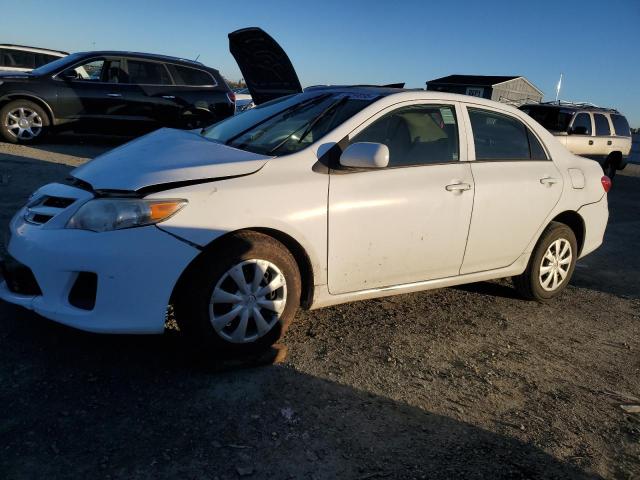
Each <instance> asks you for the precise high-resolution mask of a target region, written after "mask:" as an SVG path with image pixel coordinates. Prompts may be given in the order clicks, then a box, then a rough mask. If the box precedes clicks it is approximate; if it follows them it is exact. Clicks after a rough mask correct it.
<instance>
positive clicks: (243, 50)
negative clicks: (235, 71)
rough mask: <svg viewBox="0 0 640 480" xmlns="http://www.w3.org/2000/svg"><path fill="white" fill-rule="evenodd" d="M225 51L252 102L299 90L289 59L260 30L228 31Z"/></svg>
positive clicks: (262, 101) (280, 48)
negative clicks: (238, 69) (244, 83)
mask: <svg viewBox="0 0 640 480" xmlns="http://www.w3.org/2000/svg"><path fill="white" fill-rule="evenodd" d="M229 50H230V51H231V55H233V58H235V59H236V62H237V63H238V66H239V67H240V71H241V72H242V75H243V77H244V81H245V82H246V83H247V88H248V89H249V92H251V97H252V98H253V102H254V103H255V104H256V105H260V104H261V103H265V102H268V101H269V100H273V99H274V98H278V97H283V96H285V95H291V94H292V93H300V92H302V87H301V85H300V80H298V75H297V74H296V71H295V70H294V68H293V65H291V60H289V57H288V56H287V54H286V53H285V52H284V50H283V49H282V47H280V45H278V43H277V42H276V41H275V40H274V39H273V38H271V36H270V35H269V34H268V33H266V32H265V31H264V30H262V29H260V28H256V27H252V28H243V29H241V30H236V31H235V32H231V33H230V34H229Z"/></svg>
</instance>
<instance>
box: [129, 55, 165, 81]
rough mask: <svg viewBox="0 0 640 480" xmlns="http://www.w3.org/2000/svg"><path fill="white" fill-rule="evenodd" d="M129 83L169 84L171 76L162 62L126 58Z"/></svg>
mask: <svg viewBox="0 0 640 480" xmlns="http://www.w3.org/2000/svg"><path fill="white" fill-rule="evenodd" d="M127 70H128V73H129V83H137V84H139V85H171V78H170V77H169V73H168V72H167V69H166V68H165V66H164V64H162V63H158V62H145V61H142V60H127Z"/></svg>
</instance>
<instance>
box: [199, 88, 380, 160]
mask: <svg viewBox="0 0 640 480" xmlns="http://www.w3.org/2000/svg"><path fill="white" fill-rule="evenodd" d="M380 97H381V96H380V95H375V94H361V93H358V92H321V91H320V92H318V91H315V92H308V93H300V94H297V95H289V96H286V97H280V98H277V99H275V100H272V101H270V102H267V103H263V104H261V105H258V106H257V107H255V108H252V109H250V110H247V111H245V112H243V113H241V114H239V115H234V116H233V117H230V118H228V119H226V120H222V121H221V122H218V123H215V124H214V125H212V126H211V127H209V128H208V129H206V130H205V131H204V132H203V135H204V136H205V137H206V138H208V139H210V140H213V141H215V142H218V143H224V144H225V145H230V146H232V147H235V148H239V149H242V150H247V151H250V152H254V153H259V154H263V155H287V154H290V153H294V152H298V151H300V150H302V149H303V148H306V147H307V146H309V145H311V144H312V143H314V142H315V141H317V140H319V139H320V138H322V137H323V136H325V135H326V134H327V133H329V132H330V131H331V130H333V129H335V128H336V127H338V126H339V125H341V124H342V123H344V122H345V121H346V120H347V119H349V118H351V117H352V116H353V115H355V114H356V113H358V112H359V111H360V110H362V109H363V108H365V107H366V106H368V105H370V104H371V103H372V102H374V101H375V100H377V99H378V98H380Z"/></svg>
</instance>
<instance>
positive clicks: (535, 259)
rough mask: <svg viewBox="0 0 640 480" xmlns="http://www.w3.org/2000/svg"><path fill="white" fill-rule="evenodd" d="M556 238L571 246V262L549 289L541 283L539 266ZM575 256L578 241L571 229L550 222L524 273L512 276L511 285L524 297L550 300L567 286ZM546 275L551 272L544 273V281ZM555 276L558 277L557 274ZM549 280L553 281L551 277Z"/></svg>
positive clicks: (546, 277) (573, 267) (542, 300)
mask: <svg viewBox="0 0 640 480" xmlns="http://www.w3.org/2000/svg"><path fill="white" fill-rule="evenodd" d="M557 240H566V241H567V242H569V245H570V247H571V251H570V254H571V262H570V264H569V268H568V271H567V272H566V276H565V277H564V279H562V281H561V282H559V284H558V286H557V287H556V288H554V289H553V290H551V291H549V290H546V289H545V288H544V287H543V285H542V280H541V277H540V268H541V267H542V259H543V257H544V256H545V255H546V253H547V250H548V249H549V247H550V246H551V245H552V244H553V243H554V242H556V241H557ZM577 256H578V242H577V241H576V236H575V234H574V233H573V230H571V228H569V227H568V226H567V225H565V224H564V223H559V222H551V223H550V224H549V226H548V227H547V228H546V229H545V231H544V232H543V233H542V235H541V236H540V239H539V240H538V243H537V244H536V247H535V249H534V251H533V253H532V254H531V258H530V259H529V263H528V265H527V268H526V270H525V271H524V273H522V274H521V275H518V276H517V277H513V286H514V287H515V289H516V290H517V291H518V293H519V294H520V295H521V296H522V297H524V298H526V299H529V300H537V301H539V302H544V301H546V300H551V299H552V298H555V297H557V296H558V295H560V294H561V293H562V291H563V290H564V289H565V288H567V285H568V284H569V281H570V280H571V276H572V275H573V271H574V269H575V267H576V259H577ZM547 262H548V261H547ZM545 267H546V266H545ZM548 275H552V273H549V274H546V275H545V281H546V280H547V279H548ZM558 275H560V274H558ZM556 278H559V276H558V277H556ZM551 282H553V279H552V280H551Z"/></svg>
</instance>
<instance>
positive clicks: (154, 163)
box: [71, 128, 271, 191]
mask: <svg viewBox="0 0 640 480" xmlns="http://www.w3.org/2000/svg"><path fill="white" fill-rule="evenodd" d="M269 158H271V157H266V156H264V155H258V154H256V153H251V152H247V151H244V150H238V149H237V148H232V147H228V146H226V145H222V144H220V143H216V142H213V141H212V140H208V139H207V138H205V137H203V136H202V135H201V134H200V133H199V132H198V131H193V130H192V131H185V130H174V129H169V128H162V129H160V130H156V131H155V132H153V133H150V134H148V135H145V136H144V137H140V138H138V139H137V140H134V141H132V142H129V143H127V144H125V145H122V146H121V147H118V148H115V149H114V150H111V151H109V152H107V153H105V154H104V155H100V156H98V157H96V158H95V159H93V160H92V161H90V162H88V163H86V164H84V165H82V166H81V167H78V168H76V169H75V170H73V171H72V172H71V175H72V176H73V177H75V178H77V179H79V180H82V181H84V182H87V183H89V184H90V185H91V186H92V187H93V188H94V189H95V190H123V191H138V190H141V189H150V188H153V187H162V186H163V185H165V186H166V188H171V185H169V184H176V185H178V184H185V183H196V182H198V181H206V180H215V179H219V178H226V177H235V176H240V175H248V174H251V173H254V172H256V171H258V170H260V168H262V167H263V166H264V164H265V163H266V162H267V161H268V160H269ZM160 189H162V188H160Z"/></svg>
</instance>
